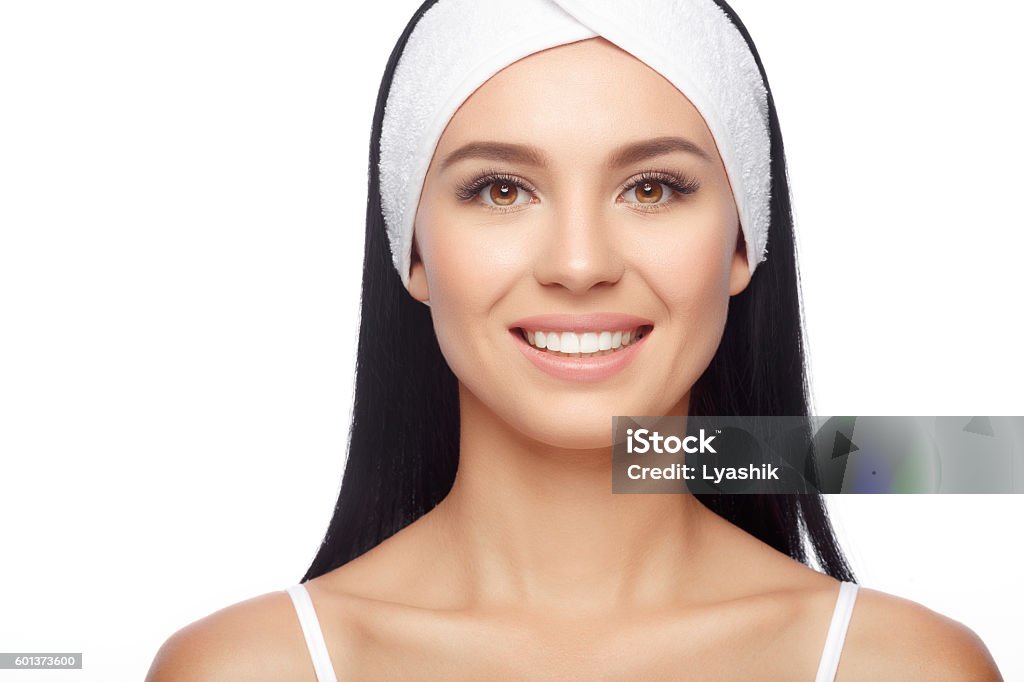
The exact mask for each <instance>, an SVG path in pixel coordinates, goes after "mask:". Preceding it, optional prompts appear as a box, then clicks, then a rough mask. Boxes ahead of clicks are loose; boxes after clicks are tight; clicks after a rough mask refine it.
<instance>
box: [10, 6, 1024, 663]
mask: <svg viewBox="0 0 1024 682" xmlns="http://www.w3.org/2000/svg"><path fill="white" fill-rule="evenodd" d="M733 4H734V7H735V8H736V9H737V11H738V12H739V14H740V16H741V17H742V18H743V20H744V22H745V23H746V25H747V27H748V29H749V30H750V31H751V33H752V35H753V37H754V40H755V41H756V43H757V45H758V48H759V51H760V53H761V56H762V59H763V60H764V63H765V66H766V68H767V71H768V76H769V79H770V82H771V85H772V88H773V91H774V94H775V98H776V102H777V106H778V111H779V116H780V119H781V123H782V130H783V134H784V138H785V143H786V149H787V153H788V159H789V163H790V175H791V179H792V186H793V192H794V198H795V204H796V211H797V230H798V238H799V248H800V262H801V267H802V275H803V287H804V294H805V306H806V314H807V319H808V334H809V341H810V357H811V363H812V372H813V379H814V384H815V397H816V404H815V407H816V412H817V414H822V415H835V414H853V415H872V414H878V415H885V414H894V415H899V414H919V415H932V414H954V415H955V414H992V415H1022V414H1024V397H1022V394H1021V392H1020V386H1021V382H1022V379H1024V359H1022V358H1024V355H1022V354H1021V352H1020V350H1019V346H1020V343H1021V333H1020V323H1019V319H1020V303H1019V299H1020V294H1021V291H1022V285H1021V284H1020V280H1019V279H1018V277H1019V275H1018V274H1017V269H1016V266H1018V265H1019V262H1020V253H1021V252H1022V249H1024V229H1022V228H1024V225H1022V218H1021V211H1020V205H1019V196H1020V193H1019V186H1020V181H1021V179H1022V177H1021V176H1022V173H1021V164H1020V159H1021V158H1022V155H1024V143H1022V134H1021V127H1020V125H1019V120H1018V117H1019V114H1020V107H1019V100H1018V99H1017V89H1018V87H1017V83H1018V81H1019V78H1018V75H1019V74H1018V68H1019V65H1020V63H1021V54H1020V50H1019V48H1018V47H1017V46H1018V45H1019V44H1020V41H1019V36H1018V35H1017V32H1018V29H1017V27H1019V25H1020V22H1021V20H1022V19H1024V16H1021V14H1022V13H1021V10H1020V9H1015V8H1013V6H1012V5H1011V4H1008V3H1001V2H1000V3H996V2H992V1H989V2H978V3H975V5H972V6H971V8H970V9H966V6H964V5H963V4H958V5H946V4H944V3H912V2H891V1H890V0H886V1H883V0H863V1H862V2H858V3H852V4H851V3H820V2H811V1H810V0H800V1H796V0H786V1H782V0H778V1H775V2H771V3H764V2H758V1H756V0H736V1H735V2H734V3H733ZM418 5H419V1H418V0H415V1H411V0H401V1H399V0H387V2H386V3H382V2H377V3H372V4H371V5H369V6H365V5H363V4H361V3H336V2H331V3H328V2H294V1H293V2H288V3H285V2H280V1H278V2H260V3H253V2H246V3H243V2H237V1H235V2H231V1H228V0H202V1H201V2H200V1H196V0H180V1H179V2H175V3H171V2H162V3H157V2H128V1H127V0H124V1H122V2H115V1H113V0H95V1H94V2H88V3H83V2H70V1H65V2H55V1H48V0H34V1H33V2H16V1H15V2H6V3H3V4H2V5H0V651H76V652H79V651H80V652H84V654H85V661H86V669H85V670H82V671H59V672H52V673H44V672H40V671H35V672H32V673H26V672H20V673H18V672H10V671H7V672H6V673H5V672H4V671H0V679H4V680H6V679H15V680H22V679H28V678H29V677H31V678H32V679H33V680H52V679H60V680H65V679H66V680H111V679H124V680H128V679H142V677H143V676H144V674H145V672H146V670H147V669H148V666H149V663H150V661H151V659H152V656H153V654H154V653H155V652H156V650H157V648H158V647H159V645H160V644H161V643H162V642H163V641H164V640H165V639H166V638H167V637H168V636H169V635H170V634H171V633H172V632H174V631H175V630H177V629H178V628H180V627H182V626H184V625H185V624H187V623H189V622H192V621H194V620H196V619H198V618H200V617H202V616H205V615H207V614H208V613H211V612H212V611H215V610H218V609H220V608H222V607H224V606H227V605H228V604H231V603H234V602H237V601H241V600H243V599H246V598H249V597H251V596H255V595H257V594H262V593H265V592H269V591H273V590H279V589H283V588H284V587H286V586H287V585H290V584H293V583H295V582H297V581H298V580H299V578H300V577H301V576H302V574H303V573H304V571H305V569H306V567H307V566H308V564H309V561H310V560H311V559H312V556H313V554H314V552H315V550H316V548H317V546H318V544H319V542H320V540H321V539H322V537H323V533H324V530H325V528H326V524H327V522H328V520H329V518H330V514H331V511H332V508H333V505H334V502H335V497H336V494H337V489H338V485H339V483H340V477H341V473H342V468H343V463H344V462H343V457H344V447H345V439H346V435H347V430H348V426H349V418H350V409H351V397H352V368H353V362H354V353H355V340H356V323H357V310H358V309H357V300H358V295H359V282H360V272H361V267H362V235H363V229H364V227H363V224H364V215H365V204H366V195H365V193H366V167H367V158H368V147H369V134H370V122H371V117H372V115H373V105H374V102H375V99H376V94H377V88H378V86H379V82H380V77H381V75H382V73H383V70H384V66H385V63H386V60H387V57H388V55H389V53H390V51H391V49H392V47H393V45H394V42H395V40H396V39H397V38H398V36H399V34H400V33H401V30H402V28H403V27H404V25H405V23H406V21H407V20H408V18H409V17H410V16H411V14H412V11H413V10H414V9H415V7H417V6H418ZM946 7H949V9H946ZM830 502H831V504H832V508H833V510H834V512H835V515H836V524H837V528H838V532H839V533H840V535H841V537H842V539H843V541H844V545H845V547H846V549H847V551H848V552H849V554H850V557H851V559H852V561H853V564H854V568H855V569H856V570H857V572H858V577H859V578H860V579H861V581H862V583H863V584H865V585H866V586H868V587H873V588H876V589H881V590H884V591H888V592H891V593H894V594H899V595H901V596H904V597H907V598H910V599H913V600H915V601H919V602H921V603H923V604H925V605H926V606H929V607H931V608H933V609H934V610H936V611H939V612H940V613H944V614H946V615H949V616H951V617H953V618H955V619H957V620H959V621H961V622H963V623H966V624H967V625H969V626H970V627H972V628H973V629H974V630H975V631H976V632H978V633H979V634H980V635H981V636H982V638H983V639H984V640H985V641H986V642H987V644H988V645H989V647H990V649H991V650H992V652H993V654H994V655H995V657H996V660H997V661H998V662H999V664H1000V666H1001V668H1002V670H1003V673H1004V675H1005V676H1006V677H1007V679H1017V678H1019V677H1024V655H1022V653H1021V650H1020V648H1019V647H1018V646H1016V645H1017V644H1018V643H1019V638H1020V635H1021V629H1022V628H1021V625H1020V622H1021V614H1022V613H1024V599H1022V597H1021V590H1020V583H1019V580H1020V572H1019V567H1020V565H1021V559H1022V556H1024V552H1022V548H1021V540H1020V529H1019V520H1020V519H1022V518H1024V496H1020V495H1017V496H977V497H975V496H960V497H957V496H942V497H932V496H913V497H910V496H906V497H904V496H870V497H869V496H845V497H842V498H839V497H838V496H836V497H833V498H832V499H831V500H830Z"/></svg>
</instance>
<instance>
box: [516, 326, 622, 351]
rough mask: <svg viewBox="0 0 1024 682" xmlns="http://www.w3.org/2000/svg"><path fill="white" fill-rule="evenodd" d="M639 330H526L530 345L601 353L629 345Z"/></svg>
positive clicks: (553, 349)
mask: <svg viewBox="0 0 1024 682" xmlns="http://www.w3.org/2000/svg"><path fill="white" fill-rule="evenodd" d="M637 331H639V329H628V330H626V331H595V332H583V333H582V334H577V333H576V332H555V331H548V332H542V331H536V332H533V331H529V330H526V337H527V339H528V340H529V341H530V345H532V346H535V347H537V348H542V349H546V350H549V351H558V352H561V353H599V352H601V351H606V350H614V349H616V348H621V347H622V346H627V345H629V342H630V339H633V340H635V339H636V335H637Z"/></svg>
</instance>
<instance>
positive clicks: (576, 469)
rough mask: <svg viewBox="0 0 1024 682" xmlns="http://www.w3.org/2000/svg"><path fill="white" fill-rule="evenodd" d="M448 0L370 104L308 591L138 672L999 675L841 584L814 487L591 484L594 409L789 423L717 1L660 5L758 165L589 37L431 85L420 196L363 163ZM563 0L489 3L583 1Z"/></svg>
mask: <svg viewBox="0 0 1024 682" xmlns="http://www.w3.org/2000/svg"><path fill="white" fill-rule="evenodd" d="M460 4H463V5H464V4H465V1H464V0H441V1H440V2H437V1H436V0H433V1H431V2H427V3H425V4H424V6H423V7H421V8H420V10H419V11H418V12H417V14H416V16H415V17H414V18H413V20H412V21H411V22H410V24H409V27H408V28H407V30H406V32H405V34H404V35H403V36H402V38H401V39H400V41H399V43H398V45H397V46H396V49H395V51H394V53H393V56H392V59H391V61H390V63H389V64H388V68H387V72H386V74H385V76H384V81H383V84H382V88H381V98H380V99H379V101H378V106H377V114H376V118H375V120H374V128H373V144H372V146H371V150H372V151H371V163H370V168H371V175H370V203H369V210H368V217H367V231H366V254H365V269H364V276H363V298H362V318H361V323H362V329H361V334H360V342H359V358H358V371H357V383H356V400H355V410H354V420H353V425H352V431H351V443H350V450H349V456H348V462H347V466H346V469H345V477H344V481H343V485H342V489H341V493H340V495H339V500H338V505H337V508H336V512H335V515H334V518H333V519H332V521H331V524H330V527H329V530H328V533H327V537H326V539H325V541H324V543H323V545H322V546H321V548H320V552H319V554H318V555H317V556H316V558H315V560H314V562H313V564H312V566H311V567H310V568H309V570H308V571H307V573H306V575H305V576H304V578H303V582H302V584H301V585H299V586H293V587H292V588H290V589H289V590H288V591H287V592H285V591H280V592H274V593H271V594H267V595H261V596H259V597H255V598H253V599H251V600H248V601H246V602H242V603H240V604H235V605H232V606H230V607H228V608H226V609H223V610H221V611H219V612H217V613H215V614H212V615H210V616H208V617H207V618H204V619H203V620H201V621H198V622H196V623H194V624H192V625H190V626H188V627H186V628H184V629H183V630H181V631H179V632H178V633H176V634H175V635H174V636H173V637H171V638H170V639H169V640H168V642H167V643H166V644H165V645H164V647H163V648H162V649H161V651H160V653H159V654H158V655H157V658H156V660H155V662H154V665H153V668H152V670H151V671H150V676H149V679H150V680H153V681H154V682H159V681H162V680H180V679H190V680H191V679H196V680H199V679H203V680H205V679H211V680H212V679H218V680H220V679H234V678H244V679H254V680H258V679H267V680H271V679H273V680H293V679H294V680H313V679H318V680H320V682H326V681H327V680H331V679H335V676H336V678H337V679H341V680H347V679H479V678H481V677H483V676H484V675H488V676H493V675H495V674H497V675H498V676H500V677H506V676H507V677H514V678H517V679H519V678H527V679H533V678H541V679H548V678H551V679H566V678H572V679H577V678H582V679H591V678H601V679H713V680H733V679H744V680H748V679H771V680H800V679H806V680H811V679H817V680H830V679H837V680H859V679H871V680H889V679H892V680H908V679H943V680H997V679H1000V676H999V673H998V671H997V669H996V667H995V665H994V663H993V661H992V660H991V657H990V656H989V654H988V652H987V650H986V648H985V646H984V645H983V644H982V643H981V642H980V640H979V639H978V638H977V637H976V636H975V635H974V633H973V632H971V631H970V630H969V629H967V628H966V627H964V626H962V625H960V624H958V623H956V622H954V621H951V620H949V619H947V618H945V617H943V616H940V615H938V614H935V613H933V612H931V611H929V610H928V609H926V608H924V607H922V606H919V605H917V604H914V603H912V602H909V601H906V600H902V599H899V598H897V597H893V596H889V595H886V594H882V593H879V592H876V591H874V590H870V589H866V588H862V589H860V590H857V589H856V586H855V584H854V582H853V580H854V579H853V575H852V573H851V571H850V569H849V567H848V566H847V564H846V561H845V559H844V558H843V555H842V552H841V551H840V549H839V547H838V545H837V543H836V540H835V538H834V536H833V534H832V529H831V526H830V524H829V521H828V518H827V515H826V513H825V508H824V505H823V503H822V500H821V499H820V498H819V497H816V496H811V495H801V496H796V495H794V496H782V495H772V496H768V495H763V496H762V495H736V496H726V495H722V496H697V495H613V494H611V492H610V488H609V483H610V465H611V457H610V454H611V447H610V445H611V434H610V429H609V425H610V417H611V416H612V415H679V416H685V415H698V414H706V415H715V414H719V415H728V414H736V415H806V414H808V405H807V397H806V396H807V389H806V375H805V369H804V367H805V363H804V356H803V349H802V340H801V334H802V327H801V317H800V307H799V298H798V277H797V268H796V261H795V249H794V243H793V226H792V215H791V211H790V206H789V188H788V184H787V180H786V165H785V157H784V152H783V146H782V138H781V133H780V130H779V126H778V121H777V118H776V115H775V109H774V104H773V103H772V100H771V93H770V90H769V89H768V87H767V79H766V78H765V77H764V71H763V68H762V66H761V64H760V60H759V59H758V58H757V53H756V50H755V48H754V46H753V44H752V42H751V41H750V38H749V36H748V34H747V32H746V30H745V29H744V28H743V26H742V24H741V22H740V21H739V19H738V18H737V17H736V15H735V13H734V12H733V11H732V10H731V8H729V7H728V6H727V5H726V4H725V3H724V2H717V0H716V2H715V3H711V2H710V0H707V2H703V3H701V2H693V3H678V4H676V5H673V6H672V8H673V9H677V8H682V7H684V6H686V7H687V8H689V7H691V6H692V7H693V8H696V9H695V10H694V11H699V12H703V13H705V14H703V15H701V16H702V17H711V19H714V17H712V15H710V14H706V13H708V12H711V11H713V10H717V11H719V12H720V13H721V18H723V20H724V21H727V22H728V23H729V26H730V27H731V28H730V30H732V31H734V33H735V36H740V37H741V38H742V41H743V45H744V49H745V50H749V51H750V54H751V55H753V58H754V61H753V62H751V63H752V64H756V74H757V76H758V80H759V82H760V81H763V83H764V96H765V100H764V101H765V102H766V108H765V109H764V113H765V116H766V119H765V126H764V130H765V135H766V140H767V143H766V144H770V149H768V151H767V152H766V156H765V159H770V167H765V168H764V169H763V171H764V172H762V173H760V174H759V175H757V176H756V177H753V178H751V177H745V176H741V174H740V173H738V172H737V171H736V169H737V167H738V166H737V164H738V163H740V162H739V161H737V159H741V158H742V157H743V155H744V154H745V153H746V151H747V149H748V148H747V147H743V146H737V145H736V144H735V142H736V140H734V139H732V138H730V137H729V135H730V133H729V132H728V131H729V130H730V128H729V126H728V125H725V126H723V125H722V121H721V120H718V119H715V118H714V117H713V116H711V115H710V108H704V109H703V110H702V109H701V108H700V107H698V106H695V104H694V103H693V102H694V101H698V99H699V98H698V90H699V88H698V87H697V85H695V86H694V88H693V89H692V90H690V91H689V92H687V91H686V90H685V89H682V88H679V87H677V86H676V85H675V84H674V82H670V81H669V80H668V79H667V77H666V76H665V75H664V73H663V72H662V71H659V70H655V69H654V68H652V67H651V66H650V63H649V62H648V61H644V60H641V59H639V58H637V56H636V55H635V54H634V53H632V52H630V51H626V50H624V49H622V47H621V46H619V45H617V44H616V43H614V42H612V41H610V40H608V39H606V38H605V37H604V36H603V35H595V36H592V37H586V38H582V39H578V40H568V39H564V42H563V43H562V44H558V45H554V46H551V47H547V48H545V49H536V50H532V51H529V53H528V54H526V55H525V56H522V58H516V59H509V60H508V61H509V62H510V63H509V64H508V65H507V66H505V67H504V68H501V69H500V70H499V71H497V72H496V73H494V74H493V75H489V76H488V77H487V78H486V79H481V80H482V83H481V84H479V85H477V83H475V82H472V83H470V85H472V92H471V93H470V94H468V96H466V97H461V96H460V97H457V98H454V99H452V98H451V97H447V99H446V94H445V93H444V92H442V93H441V94H439V95H438V100H439V101H442V100H444V101H448V102H449V104H450V105H452V107H453V108H457V110H455V111H454V113H453V115H451V116H450V117H448V116H445V117H443V118H441V119H438V120H437V121H436V122H437V123H439V124H441V127H440V128H439V130H442V131H443V132H441V133H440V135H439V138H437V139H436V140H435V139H433V138H431V137H430V136H429V135H426V134H421V136H420V138H417V139H416V140H414V141H413V144H419V143H420V142H422V140H426V141H427V142H429V145H428V148H429V152H430V153H429V154H427V156H426V157H425V162H424V164H423V165H424V166H425V171H424V172H423V176H422V182H420V178H419V177H418V176H416V175H415V173H413V174H412V178H413V180H415V182H413V181H410V180H408V179H407V178H403V177H402V173H407V172H408V171H409V169H410V168H413V169H414V168H415V165H416V157H413V156H409V157H401V156H400V155H399V156H395V155H392V158H390V159H388V158H383V159H382V158H381V156H382V155H381V149H382V147H383V148H384V149H385V151H386V152H387V151H389V150H390V151H394V149H396V148H398V147H400V145H398V146H392V147H389V146H388V145H389V144H391V142H389V139H388V131H387V120H386V118H385V111H386V106H385V105H387V104H390V105H391V106H392V107H393V108H392V109H391V111H390V115H391V116H392V117H396V116H397V117H399V118H397V119H396V118H393V119H392V128H391V130H392V131H399V133H395V134H396V135H398V136H399V137H400V131H407V130H408V129H407V128H404V127H401V126H398V125H397V123H399V122H401V121H402V119H401V115H402V114H401V113H397V112H400V107H401V105H402V100H401V94H400V93H401V92H402V88H405V87H409V88H415V85H416V81H415V79H414V78H413V77H412V75H410V74H407V75H406V76H403V78H404V80H401V81H400V84H399V85H396V69H397V67H398V65H399V59H400V58H401V57H402V56H403V55H404V54H406V53H407V50H408V51H409V54H417V55H420V56H418V57H417V59H419V60H420V61H419V62H418V64H420V65H422V66H423V68H424V72H425V73H426V74H428V75H427V76H424V77H423V78H422V79H421V80H420V85H424V84H426V85H427V86H430V87H435V81H434V80H433V78H437V79H439V80H438V82H440V81H441V80H443V78H444V72H445V71H446V70H449V69H450V70H453V71H457V70H458V64H454V63H448V62H447V61H445V60H443V59H441V57H439V56H438V57H436V58H434V59H431V58H430V57H429V55H430V54H432V53H431V52H430V50H429V49H427V48H425V47H423V42H424V40H426V38H424V37H423V36H424V35H426V34H425V33H416V29H417V27H418V26H419V24H420V22H421V20H422V21H428V20H430V19H432V18H433V19H437V17H439V16H441V12H442V11H451V12H453V14H451V15H450V16H449V19H450V20H452V21H457V20H459V19H458V18H457V17H461V16H467V17H468V15H467V14H465V13H463V14H462V15H459V14H456V13H455V12H456V11H457V10H459V9H462V10H468V9H474V10H479V12H480V13H481V15H486V14H487V13H488V12H492V13H493V12H495V11H496V10H495V8H494V7H490V8H487V9H485V8H484V7H483V6H481V5H479V4H477V5H474V6H472V7H470V6H469V5H466V6H465V7H460V6H459V5H460ZM540 4H544V5H545V7H546V8H541V7H540ZM554 4H555V3H546V2H544V3H541V0H531V1H530V2H522V3H512V4H509V5H503V6H502V7H501V8H500V9H501V10H502V11H505V12H507V13H508V16H509V21H515V20H516V19H517V17H518V18H519V19H525V20H526V21H525V23H530V22H529V19H530V16H529V13H530V12H531V11H535V10H536V11H538V12H540V11H552V12H554V11H562V10H566V9H568V10H570V13H572V11H578V14H575V15H574V17H573V18H574V20H575V18H577V17H581V16H582V17H587V16H588V15H587V12H588V11H589V10H588V9H587V6H585V5H583V4H582V3H572V2H558V3H557V5H558V6H559V7H557V8H555V7H554V6H553V5H554ZM599 4H601V3H593V4H591V5H589V7H593V6H595V5H599ZM604 4H605V6H606V8H607V7H610V6H611V3H604ZM627 4H631V3H622V5H621V6H620V7H618V9H616V10H615V11H619V10H621V9H622V8H623V7H625V5H627ZM663 4H664V3H663ZM548 5H551V6H550V7H547V6H548ZM657 5H658V3H657V2H654V3H639V4H636V5H635V6H633V7H631V9H633V10H637V11H640V12H643V11H647V10H657V7H656V6H657ZM431 10H437V12H436V13H435V14H433V15H431V14H430V11H431ZM551 16H555V15H554V14H552V15H551ZM559 16H561V15H559ZM567 16H568V15H567ZM625 16H628V15H625ZM424 17H426V19H424ZM497 18H498V16H497V15H493V14H492V15H490V16H488V17H487V22H489V23H482V24H481V26H494V25H495V24H494V22H495V20H496V19H497ZM619 18H620V19H621V18H622V16H621V15H620V17H619ZM711 19H709V20H711ZM469 20H471V19H470V18H467V21H469ZM715 20H717V19H715ZM534 23H536V22H534ZM431 26H432V28H430V29H429V30H438V31H441V27H440V25H439V24H438V22H437V21H435V22H434V24H432V25H431ZM681 26H682V25H681V24H680V26H677V27H675V28H679V29H680V30H682V28H681ZM426 30H428V29H424V31H426ZM481 30H484V29H481ZM614 30H615V29H614V27H613V26H609V32H610V33H613V32H614ZM652 30H654V31H657V30H661V29H660V28H655V29H652ZM674 30H675V29H674ZM510 33H511V30H510ZM438 35H440V34H438ZM454 35H455V34H453V35H452V36H448V38H447V40H448V41H449V42H450V41H452V40H458V39H459V38H457V37H453V36H454ZM459 35H463V36H467V37H465V38H464V40H466V41H470V40H473V41H478V42H479V43H481V44H484V48H486V47H488V46H487V45H486V43H487V41H485V40H483V39H482V38H481V37H480V35H479V34H478V33H467V32H465V31H463V32H462V33H461V34H459ZM496 35H497V34H496ZM735 36H734V37H735ZM497 39H499V40H500V39H501V36H498V37H497ZM417 40H419V43H417V42H416V41H417ZM652 40H653V39H652ZM623 42H628V41H623ZM436 44H437V45H438V46H440V47H441V49H443V48H445V47H447V46H448V45H447V44H446V43H445V42H444V41H441V40H440V39H438V41H437V43H436ZM484 48H482V49H484ZM415 50H418V52H416V51H415ZM495 51H496V52H497V51H498V50H497V49H495ZM725 54H728V51H726V52H725ZM423 55H427V56H423ZM718 57H719V58H721V55H718ZM650 61H655V60H654V59H653V58H652V59H651V60H650ZM408 65H409V62H408V60H407V62H406V66H407V69H408ZM669 70H670V69H668V68H666V69H664V72H665V73H668V72H669ZM728 72H729V65H728V64H723V65H722V73H723V74H727V73H728ZM430 74H433V75H430ZM683 78H684V77H683V76H681V77H680V78H679V80H682V79H683ZM695 78H696V80H695V81H694V82H695V83H698V84H699V78H698V77H695ZM722 78H723V79H725V78H727V76H724V75H723V76H722ZM454 80H455V81H457V82H458V83H460V84H465V82H466V81H465V80H464V79H462V78H461V77H460V78H455V79H454ZM704 87H705V88H707V87H714V82H713V80H712V81H708V82H706V83H705V84H704ZM723 87H724V86H723ZM442 89H443V88H442ZM754 90H756V88H754ZM393 91H394V92H393ZM394 93H399V94H395V95H394V98H393V99H392V98H391V96H392V95H393V94H394ZM706 93H707V91H706V90H705V95H706ZM430 96H432V95H431V94H430V93H428V92H426V91H424V93H423V94H422V97H430ZM729 96H730V95H729V93H726V94H725V95H723V97H724V101H728V97H729ZM711 99H712V100H713V99H714V96H713V95H712V96H711ZM405 101H406V104H408V103H409V102H410V101H411V102H418V101H420V100H418V99H416V98H411V99H407V100H405ZM699 101H701V102H702V103H704V102H708V101H709V99H708V98H707V97H706V96H705V97H704V98H702V99H699ZM424 118H427V119H429V118H430V117H429V116H427V117H424V116H420V119H424ZM408 121H409V125H412V126H415V124H416V119H415V118H414V117H412V116H411V115H410V118H409V119H408ZM741 123H742V122H741ZM741 127H742V126H741ZM713 128H715V129H717V130H718V134H717V135H716V134H715V131H714V130H713ZM733 128H735V126H734V127H733ZM723 131H724V132H723ZM382 137H383V138H384V139H383V140H382ZM751 145H752V146H751V148H755V147H756V141H755V142H752V143H751ZM766 149H767V147H766ZM396 159H397V160H396ZM426 162H429V163H426ZM382 169H383V172H382ZM389 173H390V174H389ZM769 173H770V175H769ZM760 182H763V183H764V184H765V186H768V187H770V194H768V195H766V198H767V199H768V200H770V201H769V203H768V204H767V205H766V208H767V209H770V212H769V211H767V210H765V211H764V212H763V213H762V214H758V212H757V211H758V203H757V202H758V198H757V196H756V191H753V193H752V194H748V191H750V188H751V187H755V188H756V186H757V185H758V183H760ZM769 182H770V185H769ZM404 191H410V192H412V194H411V197H412V201H411V204H405V205H403V204H402V202H401V201H399V200H398V199H397V198H396V194H397V195H400V194H401V193H402V192H404ZM751 197H752V198H751ZM413 209H414V210H413ZM758 215H763V216H764V217H765V218H767V217H768V216H769V215H770V221H769V222H767V223H765V229H766V232H764V233H760V232H758V231H757V230H756V221H757V216H758ZM404 220H408V222H409V226H410V230H409V231H408V232H403V231H402V230H403V228H402V223H403V221H404ZM413 225H414V229H411V228H412V226H413ZM406 239H409V241H408V242H406ZM763 239H766V242H764V241H762V240H763ZM766 244H767V247H768V248H767V250H766V249H765V248H764V247H765V245H766ZM393 265H394V266H395V267H397V268H398V269H397V271H396V269H395V268H394V267H392V266H393ZM424 303H425V304H427V305H422V304H424ZM428 306H429V307H428ZM805 540H806V543H807V545H809V547H810V548H811V549H812V550H813V555H814V558H815V559H816V560H817V562H818V564H819V565H820V566H821V568H822V570H823V572H819V571H817V570H815V569H814V568H811V567H810V566H809V565H808V562H809V561H810V558H809V557H808V556H807V553H806V552H805V549H804V547H805V544H804V543H805ZM296 614H297V616H298V617H297V616H296Z"/></svg>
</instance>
